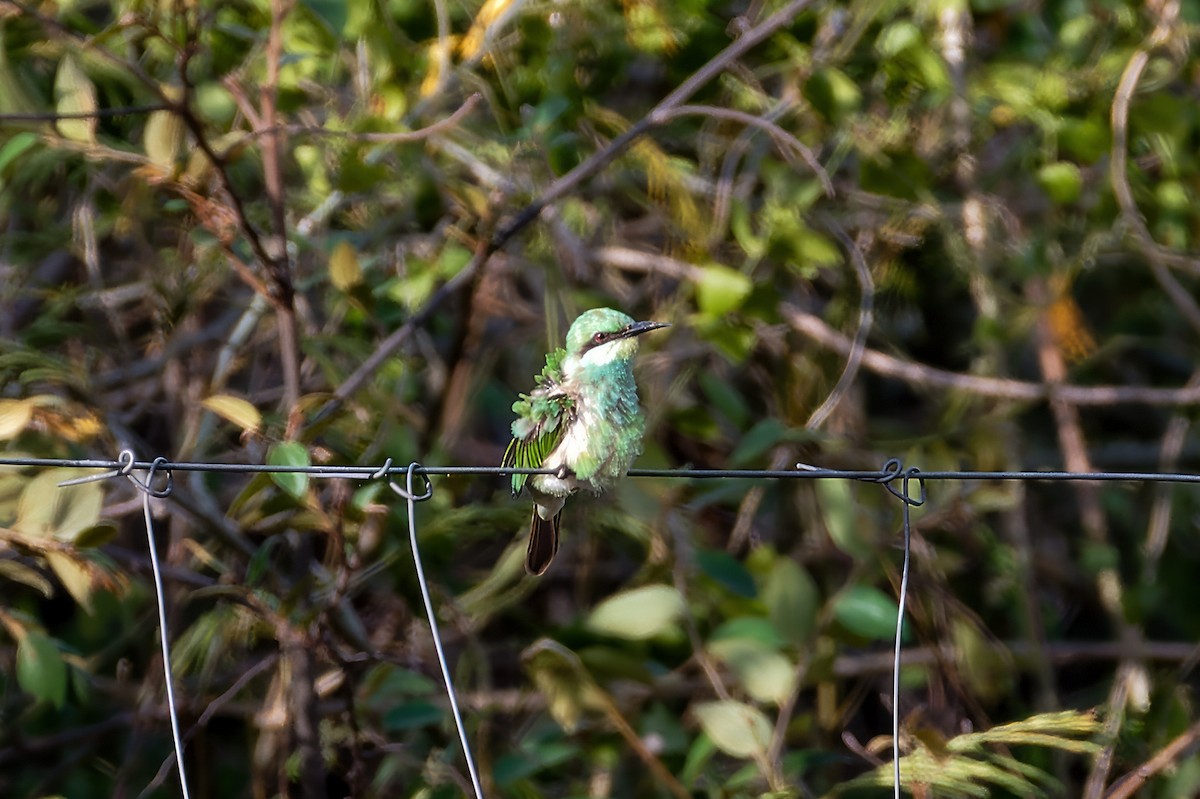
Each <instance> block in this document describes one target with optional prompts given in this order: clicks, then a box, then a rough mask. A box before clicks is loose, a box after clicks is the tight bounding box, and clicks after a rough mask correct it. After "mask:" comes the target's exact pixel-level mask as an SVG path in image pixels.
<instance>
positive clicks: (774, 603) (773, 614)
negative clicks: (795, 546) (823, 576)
mask: <svg viewBox="0 0 1200 799" xmlns="http://www.w3.org/2000/svg"><path fill="white" fill-rule="evenodd" d="M762 600H763V603H764V604H766V606H767V615H768V616H769V617H770V618H771V623H772V624H773V625H775V629H776V630H778V631H779V634H780V635H782V636H783V637H784V638H785V639H786V640H787V641H788V642H789V643H791V644H793V645H795V646H800V645H803V644H805V643H807V642H808V639H809V637H810V636H811V635H812V632H813V628H814V627H815V626H816V623H817V610H818V605H819V604H820V592H819V591H818V590H817V584H816V583H815V582H813V578H812V577H811V576H810V575H809V573H808V572H807V571H805V570H804V569H803V568H802V567H801V566H800V564H798V563H796V562H795V561H794V560H792V559H791V558H780V559H779V560H778V561H776V562H775V566H774V567H773V568H772V569H771V573H770V574H769V575H767V582H766V584H765V585H764V586H763V590H762Z"/></svg>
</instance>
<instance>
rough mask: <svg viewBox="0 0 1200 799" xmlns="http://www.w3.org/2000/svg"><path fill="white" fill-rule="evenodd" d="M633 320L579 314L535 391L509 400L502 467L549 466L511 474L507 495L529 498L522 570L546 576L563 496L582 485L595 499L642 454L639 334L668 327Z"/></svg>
mask: <svg viewBox="0 0 1200 799" xmlns="http://www.w3.org/2000/svg"><path fill="white" fill-rule="evenodd" d="M668 326H669V325H668V324H667V323H666V322H635V321H634V320H633V319H632V318H630V317H629V316H626V315H625V314H623V313H621V312H620V311H614V310H612V309H611V308H594V309H592V310H590V311H585V312H584V313H582V314H580V316H579V318H578V319H576V320H575V322H574V323H573V324H572V325H571V329H570V330H569V331H568V332H567V346H566V349H562V348H558V349H555V350H553V351H552V352H550V353H549V354H548V355H547V356H546V366H545V368H543V369H542V373H541V374H540V375H538V376H537V377H536V378H535V380H536V383H537V385H536V387H535V388H534V389H533V391H531V392H529V393H528V394H522V395H521V399H519V400H517V402H515V403H513V411H514V412H515V413H516V414H517V418H516V419H515V420H514V421H513V423H512V435H513V440H512V443H510V444H509V445H508V449H507V450H505V452H504V462H503V464H502V465H503V466H504V467H506V468H508V467H515V468H518V469H553V470H554V474H533V475H528V474H514V475H513V476H512V493H513V496H514V497H515V496H518V495H519V494H520V493H521V491H522V490H525V491H527V492H528V493H529V495H530V496H531V497H533V503H534V504H533V522H532V523H531V524H530V527H529V547H528V549H527V550H526V551H525V571H527V572H529V573H530V574H534V575H538V574H542V573H544V572H545V571H546V569H547V568H549V566H550V561H552V560H553V559H554V554H555V553H556V552H558V532H559V520H560V519H561V517H562V509H563V505H564V504H565V503H566V500H567V497H569V496H571V494H574V493H575V492H576V491H578V490H579V489H581V488H586V489H588V490H590V491H591V492H593V493H595V494H599V493H601V492H603V491H606V490H607V489H609V488H611V487H612V486H613V485H614V484H615V483H616V482H617V481H618V480H620V479H621V478H622V477H624V476H625V472H627V471H628V470H629V465H630V464H631V463H633V459H634V458H636V457H637V456H638V455H640V454H641V452H642V433H643V431H644V430H645V427H646V422H645V420H644V419H643V418H642V410H641V408H640V407H639V406H638V394H637V384H636V383H635V382H634V379H633V368H632V362H633V356H634V355H636V354H637V351H638V339H637V337H638V336H640V335H641V334H643V333H649V332H650V331H651V330H657V329H659V328H662V327H668Z"/></svg>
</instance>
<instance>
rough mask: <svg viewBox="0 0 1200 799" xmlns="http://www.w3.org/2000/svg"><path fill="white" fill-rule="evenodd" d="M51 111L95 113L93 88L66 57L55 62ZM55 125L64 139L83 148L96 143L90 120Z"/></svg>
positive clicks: (76, 120) (94, 130) (89, 118)
mask: <svg viewBox="0 0 1200 799" xmlns="http://www.w3.org/2000/svg"><path fill="white" fill-rule="evenodd" d="M54 110H55V112H57V113H59V114H93V113H95V111H96V87H95V86H94V85H93V84H92V80H91V78H89V77H88V76H87V73H86V72H84V71H83V67H81V66H79V62H78V61H76V60H75V56H73V55H71V54H70V53H68V54H67V55H65V56H63V59H62V61H59V62H58V72H57V74H55V76H54ZM56 125H57V126H58V132H59V133H61V134H62V135H63V137H64V138H67V139H71V140H72V141H78V142H84V143H86V144H94V143H95V142H96V118H95V117H94V116H93V117H87V118H84V119H60V120H58V122H57V123H56Z"/></svg>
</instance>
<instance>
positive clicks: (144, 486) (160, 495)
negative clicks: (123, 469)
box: [125, 450, 175, 499]
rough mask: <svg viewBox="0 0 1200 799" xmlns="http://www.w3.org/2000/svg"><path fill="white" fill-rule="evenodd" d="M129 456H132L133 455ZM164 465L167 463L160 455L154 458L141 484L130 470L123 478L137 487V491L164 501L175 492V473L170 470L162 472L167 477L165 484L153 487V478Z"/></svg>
mask: <svg viewBox="0 0 1200 799" xmlns="http://www.w3.org/2000/svg"><path fill="white" fill-rule="evenodd" d="M126 452H128V450H126ZM130 454H131V455H132V454H133V453H130ZM166 463H168V461H167V459H166V458H164V457H163V456H162V455H159V456H158V457H157V458H155V459H154V460H153V461H152V462H151V463H150V468H149V469H148V470H147V472H146V480H145V482H142V481H141V480H139V479H138V478H136V477H134V476H133V471H132V469H131V470H130V471H129V473H127V474H126V475H125V476H126V477H128V478H129V482H131V483H133V484H134V485H135V486H137V488H138V490H139V491H143V492H145V493H146V494H149V495H150V496H152V497H154V498H155V499H166V498H167V497H169V496H171V492H172V491H174V490H175V473H174V472H172V471H171V470H170V469H165V470H164V472H165V473H166V476H167V482H166V483H165V484H164V485H163V486H162V488H155V487H154V476H155V475H156V474H158V470H159V469H162V467H163V465H164V464H166Z"/></svg>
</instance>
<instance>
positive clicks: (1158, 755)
mask: <svg viewBox="0 0 1200 799" xmlns="http://www.w3.org/2000/svg"><path fill="white" fill-rule="evenodd" d="M1197 741H1200V722H1197V723H1196V724H1193V725H1192V726H1190V727H1188V728H1187V729H1186V730H1184V731H1183V732H1181V733H1179V735H1177V736H1175V738H1174V740H1172V741H1171V742H1170V743H1169V744H1167V745H1166V746H1164V747H1163V748H1162V749H1160V750H1158V751H1157V752H1155V753H1154V757H1152V758H1150V759H1149V760H1147V761H1146V762H1145V763H1143V764H1142V765H1140V766H1138V767H1137V768H1136V769H1134V770H1133V771H1131V772H1129V773H1128V774H1126V775H1125V776H1124V777H1122V778H1121V779H1119V780H1117V782H1116V784H1114V785H1113V787H1112V788H1111V789H1109V791H1108V793H1106V794H1105V795H1104V799H1129V797H1131V796H1133V795H1134V794H1135V793H1137V792H1138V791H1139V790H1140V789H1141V788H1142V786H1143V785H1145V784H1146V782H1147V781H1148V780H1149V779H1150V778H1151V777H1153V776H1154V775H1155V774H1157V773H1159V772H1160V771H1162V770H1163V769H1165V768H1166V767H1167V766H1169V765H1171V764H1172V763H1174V762H1175V761H1176V760H1177V759H1178V758H1179V757H1180V756H1181V755H1183V754H1184V753H1185V752H1187V750H1189V749H1191V748H1192V747H1193V746H1195V745H1196V742H1197Z"/></svg>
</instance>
